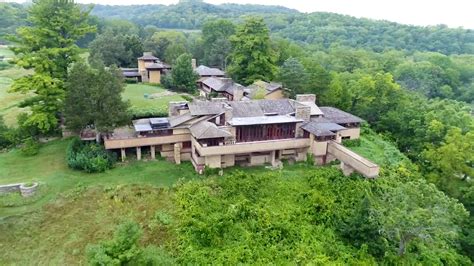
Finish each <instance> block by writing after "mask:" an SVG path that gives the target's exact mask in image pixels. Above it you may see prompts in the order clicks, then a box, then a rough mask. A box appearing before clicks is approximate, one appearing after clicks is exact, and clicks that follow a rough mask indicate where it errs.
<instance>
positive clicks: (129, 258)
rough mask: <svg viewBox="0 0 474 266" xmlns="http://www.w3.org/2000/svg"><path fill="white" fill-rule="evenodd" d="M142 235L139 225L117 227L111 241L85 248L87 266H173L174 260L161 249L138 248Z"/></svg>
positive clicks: (126, 224) (130, 224) (132, 223)
mask: <svg viewBox="0 0 474 266" xmlns="http://www.w3.org/2000/svg"><path fill="white" fill-rule="evenodd" d="M142 234H143V231H142V229H141V228H140V225H138V224H137V223H135V222H126V223H124V224H121V225H119V226H118V228H117V231H116V232H115V234H114V238H113V239H112V240H108V241H104V242H102V243H100V244H98V245H91V246H88V247H87V259H88V262H89V265H175V264H176V263H175V261H174V259H173V258H172V257H171V256H170V255H169V254H168V253H167V252H166V250H164V249H162V248H158V247H156V246H147V247H145V248H143V247H140V246H139V244H138V242H139V240H140V238H141V236H142Z"/></svg>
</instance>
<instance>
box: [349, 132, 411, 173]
mask: <svg viewBox="0 0 474 266" xmlns="http://www.w3.org/2000/svg"><path fill="white" fill-rule="evenodd" d="M349 148H350V149H351V150H353V151H354V152H356V153H358V154H359V155H361V156H363V157H365V158H367V159H369V160H371V161H372V162H374V163H376V164H378V165H380V166H389V165H397V164H399V163H401V162H402V161H408V160H409V159H408V158H407V157H406V156H405V155H404V154H403V153H401V152H400V151H399V150H398V148H397V147H396V146H395V145H394V144H392V143H390V142H389V141H386V140H384V139H383V138H382V137H381V136H380V135H378V134H376V133H375V132H373V131H372V130H365V129H363V130H362V132H361V137H360V146H357V147H349Z"/></svg>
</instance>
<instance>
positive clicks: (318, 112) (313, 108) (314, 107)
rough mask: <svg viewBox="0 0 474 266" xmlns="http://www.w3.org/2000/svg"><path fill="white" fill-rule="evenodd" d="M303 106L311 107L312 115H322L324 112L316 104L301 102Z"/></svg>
mask: <svg viewBox="0 0 474 266" xmlns="http://www.w3.org/2000/svg"><path fill="white" fill-rule="evenodd" d="M299 103H301V104H303V105H306V106H309V107H310V108H311V115H322V114H323V112H322V111H321V109H320V108H319V107H318V106H317V105H316V103H314V102H299Z"/></svg>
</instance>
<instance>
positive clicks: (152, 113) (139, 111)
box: [128, 107, 168, 119]
mask: <svg viewBox="0 0 474 266" xmlns="http://www.w3.org/2000/svg"><path fill="white" fill-rule="evenodd" d="M128 112H129V116H130V117H131V118H132V119H141V118H148V117H167V116H168V109H163V108H137V107H131V108H129V109H128Z"/></svg>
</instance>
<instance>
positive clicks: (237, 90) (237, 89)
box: [232, 84, 244, 101]
mask: <svg viewBox="0 0 474 266" xmlns="http://www.w3.org/2000/svg"><path fill="white" fill-rule="evenodd" d="M233 93H234V95H233V98H232V100H233V101H240V100H242V98H243V97H244V86H242V85H239V84H235V85H234V90H233Z"/></svg>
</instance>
